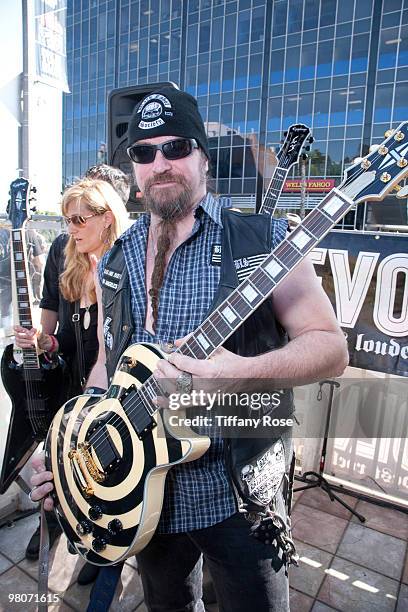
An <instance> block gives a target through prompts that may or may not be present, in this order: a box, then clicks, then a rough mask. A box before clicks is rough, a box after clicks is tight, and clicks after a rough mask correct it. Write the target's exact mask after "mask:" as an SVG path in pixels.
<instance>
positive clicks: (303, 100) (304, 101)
mask: <svg viewBox="0 0 408 612" xmlns="http://www.w3.org/2000/svg"><path fill="white" fill-rule="evenodd" d="M298 121H300V122H301V123H305V124H306V125H312V121H313V94H303V95H301V96H299V113H298Z"/></svg>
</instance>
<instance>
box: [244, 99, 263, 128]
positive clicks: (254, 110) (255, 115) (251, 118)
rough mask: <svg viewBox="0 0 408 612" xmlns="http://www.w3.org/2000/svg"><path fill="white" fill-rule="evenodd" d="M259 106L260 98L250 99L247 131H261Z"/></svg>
mask: <svg viewBox="0 0 408 612" xmlns="http://www.w3.org/2000/svg"><path fill="white" fill-rule="evenodd" d="M259 106H260V100H250V101H249V102H248V110H247V127H246V131H247V133H248V132H250V133H251V132H258V131H259V118H260V108H259Z"/></svg>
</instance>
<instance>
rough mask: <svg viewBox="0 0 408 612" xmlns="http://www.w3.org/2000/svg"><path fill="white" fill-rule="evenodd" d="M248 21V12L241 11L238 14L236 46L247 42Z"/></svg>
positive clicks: (249, 15) (249, 16)
mask: <svg viewBox="0 0 408 612" xmlns="http://www.w3.org/2000/svg"><path fill="white" fill-rule="evenodd" d="M250 20H251V13H250V11H242V13H239V14H238V33H237V34H238V40H237V44H238V45H241V44H243V43H248V42H249V30H250Z"/></svg>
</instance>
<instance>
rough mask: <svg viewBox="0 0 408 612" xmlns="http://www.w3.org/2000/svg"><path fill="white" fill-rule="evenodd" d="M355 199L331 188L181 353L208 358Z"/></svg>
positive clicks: (182, 347)
mask: <svg viewBox="0 0 408 612" xmlns="http://www.w3.org/2000/svg"><path fill="white" fill-rule="evenodd" d="M353 205H354V202H353V201H352V200H350V199H349V198H348V197H347V196H345V195H344V194H343V193H341V192H340V191H338V190H337V189H334V190H333V191H332V192H331V193H330V194H329V195H328V196H326V197H325V198H324V200H323V201H322V202H321V203H320V205H319V206H318V207H317V208H315V209H314V210H313V211H312V212H311V213H310V214H309V215H308V216H307V217H306V219H305V220H304V221H303V223H302V225H301V226H299V227H297V228H296V230H294V231H293V232H292V233H291V234H290V235H289V236H288V237H287V238H285V239H284V240H283V241H282V242H281V243H280V244H279V246H277V247H276V248H275V249H274V251H272V253H271V254H270V255H267V256H266V258H265V259H264V261H263V262H262V264H261V265H260V266H259V267H258V268H256V270H254V272H252V274H250V275H249V276H248V277H247V278H246V279H245V280H244V281H243V282H242V283H241V284H240V285H239V286H238V287H237V288H236V289H235V290H234V291H233V292H232V293H231V294H230V295H229V297H228V298H227V299H226V300H224V302H223V303H222V304H221V305H220V306H219V307H218V308H217V309H216V310H214V312H213V313H212V314H211V315H210V316H209V317H208V318H207V319H206V320H205V321H204V322H203V323H202V324H201V325H200V326H199V327H198V328H197V329H196V330H195V331H194V332H193V334H192V335H191V336H190V337H189V339H188V340H187V341H186V342H185V343H184V344H183V345H182V346H181V347H180V348H179V349H178V351H179V352H181V353H182V354H183V355H187V356H189V357H194V358H195V359H207V358H208V357H210V355H211V354H212V353H213V352H214V351H215V350H216V349H217V348H218V347H219V346H221V345H222V344H223V343H224V342H225V341H226V340H227V339H228V338H229V337H230V336H231V335H232V334H233V333H234V331H235V330H236V329H238V327H239V326H240V325H241V324H242V323H243V322H244V321H245V320H246V319H247V318H248V317H249V316H250V315H251V314H252V313H253V312H254V310H255V309H256V308H257V307H258V306H259V305H260V304H261V303H262V302H263V301H265V299H266V298H267V297H269V296H270V294H271V293H272V291H273V290H274V289H275V287H276V286H277V285H278V284H279V283H281V282H282V280H283V279H284V278H286V276H287V275H288V274H289V272H291V271H292V270H293V269H294V268H295V267H296V266H297V265H298V264H299V263H300V262H301V261H302V260H303V259H304V258H305V257H306V255H307V254H308V253H309V252H310V251H311V250H312V249H313V248H314V247H315V246H316V244H317V243H318V242H319V241H320V240H321V239H322V238H323V237H324V236H325V235H326V234H327V232H328V231H329V230H330V229H331V228H332V227H333V226H334V225H335V224H336V223H338V221H339V220H340V219H341V218H342V217H343V216H344V215H345V214H346V212H347V211H348V210H349V209H350V208H352V206H353Z"/></svg>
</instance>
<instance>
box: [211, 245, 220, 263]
mask: <svg viewBox="0 0 408 612" xmlns="http://www.w3.org/2000/svg"><path fill="white" fill-rule="evenodd" d="M221 249H222V247H221V245H220V244H213V245H212V247H211V265H212V266H220V265H221Z"/></svg>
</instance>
